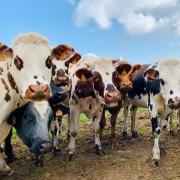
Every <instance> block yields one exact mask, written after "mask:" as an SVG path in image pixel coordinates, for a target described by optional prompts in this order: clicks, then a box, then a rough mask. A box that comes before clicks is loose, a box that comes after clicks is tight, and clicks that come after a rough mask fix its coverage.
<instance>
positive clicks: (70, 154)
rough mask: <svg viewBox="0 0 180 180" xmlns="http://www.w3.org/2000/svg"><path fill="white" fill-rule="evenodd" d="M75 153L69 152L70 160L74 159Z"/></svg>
mask: <svg viewBox="0 0 180 180" xmlns="http://www.w3.org/2000/svg"><path fill="white" fill-rule="evenodd" d="M73 156H74V154H73V153H69V161H71V160H72V159H73Z"/></svg>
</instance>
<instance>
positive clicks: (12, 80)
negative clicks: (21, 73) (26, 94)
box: [8, 72, 19, 94]
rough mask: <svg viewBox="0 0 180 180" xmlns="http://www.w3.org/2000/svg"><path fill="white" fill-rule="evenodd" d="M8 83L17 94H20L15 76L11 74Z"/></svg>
mask: <svg viewBox="0 0 180 180" xmlns="http://www.w3.org/2000/svg"><path fill="white" fill-rule="evenodd" d="M8 81H9V83H10V85H11V88H12V89H14V90H15V91H16V93H17V94H18V93H19V89H18V87H17V85H16V82H15V81H14V78H13V76H12V75H11V74H10V72H9V73H8Z"/></svg>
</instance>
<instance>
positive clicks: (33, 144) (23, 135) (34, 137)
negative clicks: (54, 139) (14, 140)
mask: <svg viewBox="0 0 180 180" xmlns="http://www.w3.org/2000/svg"><path fill="white" fill-rule="evenodd" d="M11 118H12V119H11ZM52 118H53V113H52V111H51V108H50V107H49V104H48V102H47V101H40V102H34V103H32V102H30V103H28V104H26V105H25V106H23V107H21V108H19V109H17V110H15V111H14V112H13V113H12V115H11V116H10V118H9V119H8V121H9V123H11V121H12V120H13V123H14V126H15V128H16V131H17V134H18V136H19V137H20V139H21V140H22V141H23V142H24V143H25V144H26V145H27V146H28V147H29V148H30V150H31V152H32V153H35V154H37V155H39V154H41V153H47V152H49V151H50V150H51V147H52V143H51V140H50V137H49V128H48V125H49V123H50V121H51V119H52Z"/></svg>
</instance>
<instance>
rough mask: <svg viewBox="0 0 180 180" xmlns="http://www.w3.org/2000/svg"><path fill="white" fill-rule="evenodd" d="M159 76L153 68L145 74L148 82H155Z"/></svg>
mask: <svg viewBox="0 0 180 180" xmlns="http://www.w3.org/2000/svg"><path fill="white" fill-rule="evenodd" d="M158 76H159V72H158V71H157V70H155V69H153V68H150V69H148V70H146V71H145V72H144V77H145V78H147V79H148V80H155V79H157V78H158Z"/></svg>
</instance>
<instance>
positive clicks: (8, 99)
mask: <svg viewBox="0 0 180 180" xmlns="http://www.w3.org/2000/svg"><path fill="white" fill-rule="evenodd" d="M4 100H5V101H6V102H8V101H10V100H11V96H10V95H9V94H8V93H6V95H5V97H4Z"/></svg>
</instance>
